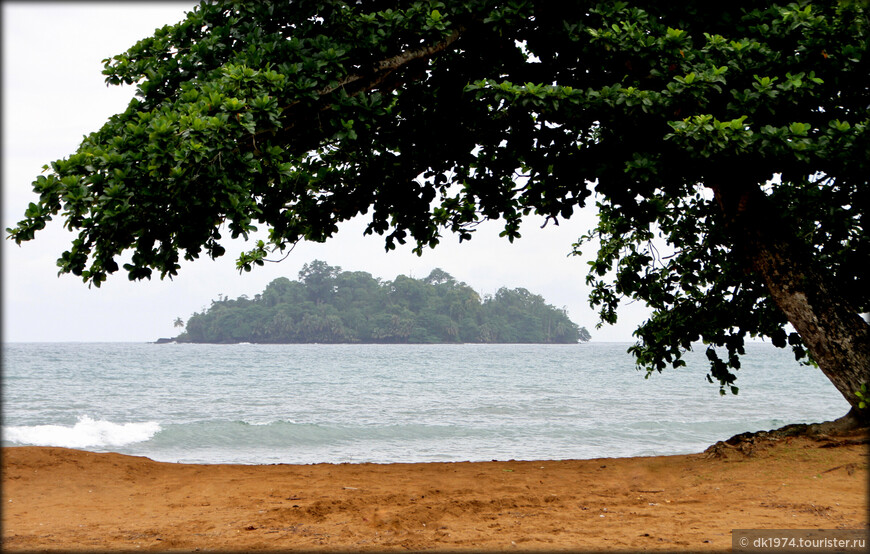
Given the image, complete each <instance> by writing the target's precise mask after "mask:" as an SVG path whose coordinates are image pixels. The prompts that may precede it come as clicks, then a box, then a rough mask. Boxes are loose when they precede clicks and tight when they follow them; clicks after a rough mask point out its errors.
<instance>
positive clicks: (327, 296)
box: [172, 260, 590, 344]
mask: <svg viewBox="0 0 870 554" xmlns="http://www.w3.org/2000/svg"><path fill="white" fill-rule="evenodd" d="M176 324H177V325H184V324H183V322H181V321H180V320H178V321H177V322H176ZM589 339H590V335H589V332H588V331H587V330H586V329H585V328H584V327H579V326H578V325H577V324H576V323H574V322H573V321H571V320H570V319H569V318H568V315H567V313H566V311H565V310H563V309H558V308H555V307H554V306H551V305H549V304H547V303H546V302H545V301H544V299H543V298H542V297H541V296H539V295H536V294H532V293H531V292H529V291H528V290H526V289H524V288H516V289H508V288H504V287H502V288H500V289H499V290H498V292H496V293H495V295H492V296H490V295H486V296H484V297H483V298H481V297H480V295H479V294H478V293H477V292H476V291H475V290H474V289H472V288H471V287H470V286H468V285H467V284H465V283H463V282H457V281H456V280H455V279H454V278H453V277H452V276H451V275H450V274H448V273H447V272H445V271H443V270H441V269H435V270H433V271H432V272H431V273H430V274H429V276H427V277H426V278H424V279H414V278H411V277H407V276H405V275H399V276H398V277H396V278H395V279H394V280H392V281H382V280H380V279H376V278H374V277H372V275H371V274H369V273H366V272H363V271H342V270H341V268H340V267H335V266H330V265H328V264H327V263H325V262H322V261H319V260H315V261H313V262H311V263H310V264H305V265H304V266H303V267H302V270H301V271H300V272H299V279H298V280H297V281H291V280H290V279H287V278H286V277H280V278H278V279H275V280H274V281H272V282H271V283H269V285H268V286H267V287H266V289H265V290H264V291H263V292H262V293H261V294H257V295H255V296H254V298H248V297H247V296H245V295H242V296H240V297H239V298H237V299H235V300H231V299H229V298H226V297H223V296H219V298H218V300H213V301H212V303H211V306H210V307H209V308H208V309H206V310H204V311H203V312H202V313H194V314H193V315H192V316H191V317H190V318H189V319H188V321H187V324H186V326H185V330H184V332H182V333H181V334H180V335H178V336H177V337H175V338H174V339H172V340H174V341H175V342H196V343H237V342H251V343H273V344H283V343H463V342H470V343H576V342H579V341H588V340H589Z"/></svg>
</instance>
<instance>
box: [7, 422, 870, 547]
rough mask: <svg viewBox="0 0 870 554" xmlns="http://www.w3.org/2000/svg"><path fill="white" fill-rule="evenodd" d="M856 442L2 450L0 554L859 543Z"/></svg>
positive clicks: (863, 519)
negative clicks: (491, 449)
mask: <svg viewBox="0 0 870 554" xmlns="http://www.w3.org/2000/svg"><path fill="white" fill-rule="evenodd" d="M867 462H868V450H867V444H866V434H861V435H857V436H855V435H853V436H846V437H838V438H831V437H824V436H823V437H820V438H818V437H817V438H809V437H806V436H795V437H786V438H780V439H778V440H761V439H759V440H753V441H750V442H748V443H739V444H736V446H731V445H727V444H723V443H718V445H717V446H716V447H714V448H711V449H708V451H707V452H705V453H699V454H691V455H680V456H659V457H641V458H602V459H594V460H566V461H497V462H496V461H494V462H475V463H470V462H458V463H425V464H318V465H261V466H245V465H190V464H172V463H158V462H154V461H152V460H149V459H147V458H139V457H131V456H124V455H120V454H112V453H102V454H98V453H91V452H84V451H77V450H69V449H63V448H50V447H9V448H3V449H2V479H3V489H2V492H3V499H2V503H3V504H2V505H3V510H2V524H3V542H2V549H3V550H4V551H10V552H14V551H33V550H40V551H52V550H55V551H72V550H85V551H101V550H102V551H109V550H111V551H118V550H126V551H130V550H152V551H193V550H197V549H199V550H203V551H206V550H224V551H248V550H262V551H268V550H275V551H287V550H304V551H315V550H322V551H365V550H371V551H390V550H393V551H404V550H435V551H438V550H440V551H461V550H473V551H503V550H506V551H511V550H516V551H522V550H539V551H542V550H545V551H557V550H566V551H606V550H662V551H674V550H691V551H699V550H711V551H712V550H729V549H730V548H731V530H732V529H741V528H742V529H747V528H749V529H778V528H783V529H807V528H816V529H819V528H824V529H866V528H867V527H868V516H867V513H868V491H867V483H868V481H867V465H868V464H867Z"/></svg>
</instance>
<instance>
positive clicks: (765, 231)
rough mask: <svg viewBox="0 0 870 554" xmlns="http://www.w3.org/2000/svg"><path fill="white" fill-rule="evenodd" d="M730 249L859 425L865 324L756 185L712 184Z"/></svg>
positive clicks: (869, 330) (869, 373)
mask: <svg viewBox="0 0 870 554" xmlns="http://www.w3.org/2000/svg"><path fill="white" fill-rule="evenodd" d="M710 188H711V189H712V190H713V192H714V194H715V198H716V201H717V202H718V204H719V207H720V208H721V211H722V215H723V216H724V219H725V225H726V227H727V229H728V231H729V232H730V233H731V235H732V236H733V239H734V241H735V242H734V244H735V252H736V253H738V254H739V255H741V256H742V257H743V259H744V260H745V263H746V264H747V269H748V270H749V271H752V272H754V273H757V274H758V275H760V276H761V277H762V279H763V280H764V283H765V285H766V287H767V290H768V292H769V293H770V295H771V298H772V299H773V301H774V302H775V303H776V305H777V306H778V307H779V309H781V310H782V311H783V313H784V314H785V316H786V318H787V319H788V321H789V323H791V324H792V326H794V328H795V331H797V332H798V334H800V336H801V338H802V339H803V341H804V345H805V346H806V348H807V350H808V351H809V352H810V355H811V356H812V359H813V360H814V361H815V362H816V363H817V364H818V366H819V368H820V369H821V370H822V372H823V373H824V374H825V376H827V377H828V379H830V380H831V382H832V383H833V384H834V386H835V387H836V388H837V390H839V391H840V393H841V394H842V395H843V397H844V398H846V400H847V401H848V402H849V404H850V405H851V406H852V410H851V411H850V414H851V415H852V416H854V417H856V418H857V419H859V420H861V421H862V422H863V423H867V422H868V420H870V410H868V409H863V410H861V409H859V408H858V403H859V401H860V399H859V398H858V397H857V396H856V395H855V391H857V390H859V389H860V388H861V385H862V384H864V383H867V384H870V325H868V324H867V322H865V321H864V319H863V318H862V317H861V316H860V315H859V314H858V313H857V311H856V310H855V309H854V308H853V307H852V306H850V305H849V303H848V302H847V301H846V300H845V298H844V297H843V296H842V295H841V294H840V293H838V291H837V287H836V286H835V285H834V284H833V283H832V282H831V279H830V278H829V277H828V276H827V275H825V273H824V272H823V271H819V270H818V269H817V268H816V267H815V264H814V262H813V260H812V258H811V256H810V255H809V253H808V252H806V251H805V247H803V245H800V244H798V242H797V241H795V240H794V239H793V235H792V236H791V237H790V236H789V235H788V229H789V226H788V225H785V224H784V222H782V221H780V220H778V219H777V217H776V216H775V214H776V213H777V211H776V209H775V206H772V205H771V202H770V201H769V200H768V198H767V196H766V195H765V194H764V193H763V192H762V191H761V189H760V188H759V187H758V186H757V185H755V184H740V183H735V182H731V183H728V184H722V185H718V184H717V185H711V186H710Z"/></svg>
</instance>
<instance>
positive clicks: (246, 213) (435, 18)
mask: <svg viewBox="0 0 870 554" xmlns="http://www.w3.org/2000/svg"><path fill="white" fill-rule="evenodd" d="M867 41H868V33H867V14H866V12H865V9H864V8H863V7H862V6H861V4H859V3H855V2H836V1H831V0H828V1H820V2H813V3H810V2H806V1H800V2H797V3H776V2H769V1H767V2H765V1H762V2H747V3H740V2H731V3H727V4H723V3H716V2H707V1H703V2H679V3H673V2H652V1H643V0H639V1H633V2H603V1H601V2H595V1H586V2H545V1H531V0H511V1H508V2H496V1H494V0H464V1H460V0H455V1H425V2H422V1H417V2H411V1H405V2H395V1H393V2H386V1H377V0H375V1H371V2H368V1H367V2H345V1H338V0H319V1H316V2H315V1H306V0H300V1H295V2H282V3H273V2H230V1H218V2H203V3H202V4H201V5H200V6H199V7H198V8H196V9H195V10H194V11H192V12H191V13H190V14H188V16H187V18H186V19H185V20H184V21H182V22H180V23H178V24H176V25H168V26H166V27H163V28H161V29H158V30H157V31H156V32H155V34H154V36H153V37H150V38H147V39H145V40H143V41H140V42H139V43H137V44H136V45H134V46H133V47H132V48H131V49H130V50H128V51H127V52H125V53H122V54H119V55H117V56H115V57H113V58H110V59H108V60H105V71H104V73H105V74H106V80H107V82H108V83H109V84H131V85H135V86H136V87H137V97H136V99H134V100H133V101H132V102H131V103H130V105H129V108H128V109H127V110H126V111H125V112H123V113H121V114H118V115H116V116H114V117H112V118H110V120H109V121H108V122H107V123H106V124H105V125H104V126H103V127H102V128H101V129H100V130H99V131H97V132H95V133H92V134H90V135H88V136H87V137H85V139H84V141H83V142H82V144H81V146H80V147H79V149H78V150H77V151H76V153H74V154H73V155H71V156H70V157H69V158H66V159H63V160H57V161H55V162H52V163H51V164H50V166H47V173H46V174H45V175H43V176H40V177H38V178H37V180H36V181H35V182H34V190H35V192H36V193H37V194H38V196H39V198H38V200H36V201H34V202H33V203H32V204H30V206H29V207H28V208H27V210H26V213H25V219H24V220H23V221H22V222H20V223H19V225H18V226H17V227H16V228H14V229H10V230H9V232H10V233H11V238H13V239H14V240H15V241H16V242H19V243H20V242H22V241H27V240H30V239H32V238H33V237H34V234H35V233H36V232H37V231H38V230H40V229H42V228H43V227H44V226H45V224H46V222H48V221H49V220H50V219H51V218H52V217H54V216H57V215H58V214H60V216H61V218H62V219H63V221H64V225H65V226H66V227H67V228H68V229H70V230H72V231H74V232H76V233H77V235H76V238H75V239H74V240H73V242H72V245H71V248H70V249H69V251H67V252H65V253H64V254H63V255H62V257H61V259H60V260H59V266H60V270H61V272H69V273H73V274H75V275H80V276H81V277H82V278H83V280H84V281H86V282H89V283H93V284H95V285H99V284H100V283H101V282H103V281H104V280H105V279H106V277H107V275H109V274H111V273H114V272H116V271H118V270H119V269H120V268H119V263H123V261H122V259H127V260H129V261H127V262H126V263H123V268H124V270H125V271H126V272H127V274H128V276H129V278H130V279H142V278H150V276H151V275H152V272H154V271H156V272H158V273H159V275H160V276H161V277H165V276H170V277H171V276H173V275H175V274H176V273H177V272H178V270H179V269H180V262H181V259H182V258H183V259H186V260H192V259H195V258H197V257H199V256H200V255H202V254H203V253H205V254H206V255H207V256H210V257H213V258H214V257H219V256H221V255H222V254H223V253H224V252H225V250H224V247H223V246H222V244H221V241H222V240H223V239H224V235H225V234H229V235H230V236H232V237H238V236H242V237H246V238H247V237H248V236H249V235H250V234H251V233H253V232H255V231H256V230H257V229H258V228H264V229H265V230H267V231H268V238H267V239H266V240H263V241H260V242H258V243H257V245H256V247H255V248H254V249H253V250H252V251H250V252H248V253H246V254H244V255H242V256H241V258H240V259H239V260H238V265H239V267H240V268H242V269H245V270H249V269H250V268H251V267H253V266H254V265H262V264H263V262H264V260H265V258H266V256H268V255H269V254H270V253H271V252H275V251H283V250H284V249H286V248H288V247H290V246H292V245H293V244H295V243H296V242H297V241H299V240H310V241H324V240H326V239H327V238H329V237H330V236H331V235H333V234H334V233H335V232H336V229H337V224H338V223H339V222H341V221H344V220H347V219H350V218H352V217H355V216H357V215H359V214H365V215H366V217H367V220H368V222H369V223H368V227H367V230H366V232H367V233H377V234H379V235H382V236H384V240H385V243H386V247H387V248H388V249H391V248H395V245H396V243H404V242H406V241H408V240H411V241H413V242H414V243H415V245H416V248H417V251H418V252H419V251H422V249H423V248H425V247H433V246H435V245H437V244H438V242H439V240H440V239H441V237H442V234H443V233H444V232H445V231H446V232H450V233H457V234H458V235H459V238H460V240H466V239H469V238H471V236H472V233H473V230H474V226H475V225H476V224H477V223H478V222H480V221H481V220H484V219H501V220H503V221H504V231H503V235H504V236H505V237H507V238H508V239H510V240H513V239H515V238H517V237H519V231H518V229H519V224H520V222H521V220H522V218H523V217H524V216H526V215H528V214H530V213H535V214H539V215H542V216H544V217H546V218H548V221H554V222H557V223H558V220H559V219H562V218H568V217H570V216H571V215H572V213H573V211H574V210H575V209H576V208H577V207H578V206H583V205H584V204H585V203H586V201H587V199H589V197H590V196H591V194H592V192H593V189H594V191H595V192H596V193H597V195H598V198H599V204H600V206H599V207H600V213H601V217H600V224H599V225H598V227H597V228H596V229H595V230H593V231H592V232H591V233H590V235H589V236H588V237H586V238H587V240H594V241H596V242H597V243H598V246H599V253H598V256H597V258H596V259H595V260H594V261H593V262H592V266H591V272H590V280H589V282H590V283H591V284H592V285H593V287H594V292H593V295H592V298H591V301H592V303H593V304H594V305H596V306H598V307H599V308H600V310H601V316H602V319H603V320H604V321H605V322H612V321H614V320H615V318H616V307H617V306H618V304H619V303H620V302H621V301H622V300H623V299H626V298H627V299H639V300H642V301H644V302H647V303H648V304H649V305H650V306H651V307H652V308H653V310H654V314H653V316H652V317H651V319H650V320H649V321H648V322H646V323H645V324H644V325H643V326H641V328H640V329H639V330H638V333H637V336H638V337H639V339H640V340H639V342H638V345H637V346H636V347H635V349H634V352H635V354H636V355H637V357H638V361H639V364H641V365H642V366H644V367H647V368H648V369H650V370H655V369H658V370H661V369H662V368H663V367H665V366H666V365H667V364H669V363H670V364H672V365H675V366H679V365H681V363H682V362H681V360H680V353H681V351H682V350H683V349H685V348H688V347H689V345H690V343H692V342H693V341H696V340H698V339H703V340H704V341H707V342H708V343H710V344H711V345H718V346H725V347H726V350H727V356H726V358H725V359H724V360H720V359H719V357H718V355H717V354H716V350H715V349H713V348H711V349H710V350H709V351H708V354H709V356H710V358H711V367H712V372H711V373H712V376H713V377H715V378H717V379H718V380H719V381H720V383H721V384H722V385H723V386H725V385H729V384H731V383H732V382H733V378H734V376H733V374H732V373H731V372H730V370H731V369H736V368H737V367H739V355H740V354H741V353H742V344H743V340H744V337H746V336H747V335H749V336H767V337H771V338H772V339H773V342H774V344H777V345H779V346H785V345H786V343H788V344H790V345H792V346H793V348H794V349H795V353H796V356H797V357H798V358H801V357H803V356H804V355H805V352H804V351H803V347H802V346H801V339H800V337H798V336H797V335H796V334H787V332H786V330H785V328H786V327H785V324H786V321H785V317H784V316H783V315H782V313H781V312H780V311H779V310H778V309H777V308H776V307H775V306H774V305H773V303H772V301H771V300H770V298H769V296H768V294H767V292H766V291H765V290H764V287H763V285H762V283H761V281H760V280H759V278H758V277H757V276H755V275H754V274H753V273H751V272H747V271H746V269H745V266H744V265H743V264H741V263H740V256H739V255H736V254H739V247H740V245H739V244H738V245H735V244H734V241H733V238H732V237H730V236H729V235H728V233H727V232H726V229H725V228H724V226H723V225H722V224H721V215H720V211H719V209H718V206H717V205H716V203H715V202H714V201H713V199H712V195H711V194H710V193H709V190H708V189H707V187H710V186H711V185H713V184H716V185H717V186H726V187H727V186H729V185H730V184H731V183H736V182H740V183H742V184H745V183H747V182H748V183H750V184H753V185H754V186H757V187H760V188H761V189H762V190H763V193H764V194H765V195H766V196H767V197H768V198H769V199H770V201H771V205H773V206H775V207H776V209H777V210H778V213H777V214H775V217H776V218H777V222H778V223H777V224H778V225H782V226H784V227H785V228H787V229H788V232H789V233H791V235H792V236H794V237H795V238H796V240H797V241H798V242H799V243H800V244H802V245H803V246H804V247H805V248H806V249H808V250H809V251H811V252H812V253H813V255H814V256H815V258H816V260H817V262H818V265H819V266H820V267H822V268H825V271H826V274H827V275H828V276H830V277H831V279H832V280H833V281H834V282H835V283H836V284H837V285H838V286H839V287H840V289H841V290H843V291H845V293H846V295H847V298H848V300H849V302H850V303H851V304H852V305H853V306H854V307H855V309H856V311H867V310H870V302H868V293H867V291H868V282H867V273H866V271H864V270H863V269H862V266H863V263H864V261H865V260H866V259H868V254H870V249H868V239H867V232H866V220H865V212H866V206H867V205H870V202H868V190H870V187H868V186H867V176H868V175H870V171H868V169H870V168H868V167H867V165H868V160H870V146H868V145H870V141H868V132H867V127H868V106H870V92H868V88H870V87H868V75H870V68H868V63H870V62H868V56H867ZM773 215H774V214H772V216H773ZM581 242H582V241H581ZM656 244H659V245H661V244H664V245H666V248H665V250H664V251H662V250H661V249H657V248H656V246H655V245H656ZM576 248H580V243H578V245H576ZM122 254H123V256H122Z"/></svg>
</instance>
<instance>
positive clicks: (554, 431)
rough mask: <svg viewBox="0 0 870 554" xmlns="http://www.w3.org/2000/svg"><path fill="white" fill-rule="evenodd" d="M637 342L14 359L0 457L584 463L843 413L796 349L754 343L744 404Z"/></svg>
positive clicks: (242, 347) (148, 350)
mask: <svg viewBox="0 0 870 554" xmlns="http://www.w3.org/2000/svg"><path fill="white" fill-rule="evenodd" d="M628 346H630V344H629V343H595V342H591V343H582V344H574V345H539V344H533V345H519V344H512V345H483V344H461V345H319V344H303V345H299V344H297V345H254V344H235V345H215V344H160V345H158V344H134V343H95V344H86V343H59V344H48V343H12V344H4V345H3V375H2V415H3V427H2V444H3V446H23V445H44V446H63V447H69V448H76V449H82V450H88V451H93V452H120V453H123V454H130V455H135V456H146V457H148V458H151V459H153V460H157V461H164V462H184V463H208V464H214V463H240V464H274V463H293V464H308V463H321V462H326V463H360V462H376V463H391V462H436V461H437V462H445V461H484V460H486V461H488V460H510V459H516V460H541V459H584V458H600V457H624V456H647V455H667V454H683V453H691V452H700V451H703V450H704V449H705V448H706V447H708V446H709V445H711V444H713V443H715V442H716V441H719V440H724V439H727V438H729V437H731V436H733V435H735V434H737V433H742V432H745V431H758V430H768V429H773V428H776V427H781V426H783V425H786V424H789V423H809V422H818V421H825V420H831V419H835V418H837V417H840V416H842V415H843V414H845V413H846V412H847V411H848V404H847V403H846V401H845V400H844V399H843V398H842V396H841V395H840V394H839V393H838V392H837V391H836V389H835V388H834V387H833V385H832V384H831V383H830V382H829V381H828V380H827V379H826V378H825V377H824V375H822V373H821V371H820V370H818V369H817V368H813V367H807V366H802V365H800V364H798V363H797V362H795V361H794V359H793V356H792V355H791V353H790V352H789V351H785V350H780V349H776V348H774V347H773V346H771V345H769V344H766V343H751V344H748V345H747V354H746V355H745V356H744V357H743V363H742V368H741V369H740V371H739V372H738V380H737V383H736V384H737V385H738V386H739V387H740V393H739V395H737V396H733V395H731V394H728V395H726V396H720V394H719V387H718V385H711V384H709V383H707V381H706V379H705V375H706V374H707V366H706V358H705V356H704V352H703V348H699V349H698V351H695V352H692V353H690V355H689V356H688V359H687V361H688V367H685V368H680V369H679V370H673V369H670V370H666V371H665V372H664V373H661V374H658V373H656V374H653V375H652V376H650V378H649V379H645V378H644V377H645V373H644V372H642V371H637V370H636V369H635V366H634V359H633V358H632V357H631V356H630V355H629V354H627V353H626V349H627V348H628Z"/></svg>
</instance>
